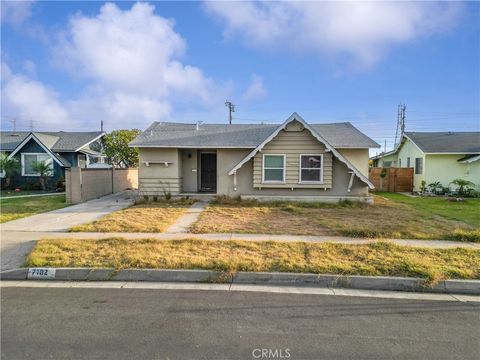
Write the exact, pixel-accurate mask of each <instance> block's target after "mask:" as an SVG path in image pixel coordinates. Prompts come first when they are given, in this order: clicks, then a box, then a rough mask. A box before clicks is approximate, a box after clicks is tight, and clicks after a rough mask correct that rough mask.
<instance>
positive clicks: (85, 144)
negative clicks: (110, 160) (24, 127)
mask: <svg viewBox="0 0 480 360" xmlns="http://www.w3.org/2000/svg"><path fill="white" fill-rule="evenodd" d="M104 135H105V133H104V132H101V131H92V132H63V131H59V132H28V131H2V132H1V137H0V152H4V153H6V154H7V155H8V156H9V157H15V158H17V159H18V161H19V162H20V165H21V170H20V172H19V173H18V174H17V175H16V176H14V177H13V178H12V184H13V185H15V186H21V185H24V184H28V183H38V176H39V174H37V173H36V172H35V170H34V164H35V163H36V162H44V161H45V162H47V164H50V165H51V168H52V169H53V172H52V175H51V177H50V179H49V183H50V184H55V182H56V181H57V180H58V179H59V178H60V177H62V176H65V168H68V167H73V166H75V167H82V168H85V167H90V166H91V165H93V164H96V163H103V162H104V158H105V156H104V155H103V154H102V144H101V138H102V137H103V136H104ZM3 175H4V174H2V176H3Z"/></svg>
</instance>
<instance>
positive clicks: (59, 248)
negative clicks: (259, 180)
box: [25, 238, 480, 282]
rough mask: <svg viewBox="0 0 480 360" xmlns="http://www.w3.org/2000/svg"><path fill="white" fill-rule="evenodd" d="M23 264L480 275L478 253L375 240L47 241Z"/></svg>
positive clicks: (448, 276) (443, 276) (437, 276)
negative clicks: (353, 242)
mask: <svg viewBox="0 0 480 360" xmlns="http://www.w3.org/2000/svg"><path fill="white" fill-rule="evenodd" d="M25 266H28V267H38V266H42V267H43V266H51V267H94V268H99V267H102V268H115V269H126V268H139V269H207V270H219V271H225V272H234V271H278V272H303V273H316V274H342V275H372V276H408V277H422V278H426V279H427V280H429V281H430V282H435V281H437V280H441V279H478V278H480V251H479V250H471V249H461V248H456V249H428V248H415V247H408V246H398V245H394V244H391V243H385V242H376V243H372V244H368V245H345V244H331V243H321V244H319V243H304V242H271V241H266V242H253V241H208V240H158V239H136V240H126V239H118V238H110V239H102V240H87V239H43V240H40V241H39V242H37V244H36V246H35V248H34V249H33V251H32V253H31V254H30V255H29V256H28V259H27V262H26V264H25Z"/></svg>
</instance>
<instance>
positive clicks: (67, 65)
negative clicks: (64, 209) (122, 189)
mask: <svg viewBox="0 0 480 360" xmlns="http://www.w3.org/2000/svg"><path fill="white" fill-rule="evenodd" d="M1 6H2V7H1V10H2V16H1V27H2V29H1V30H2V49H1V50H2V58H1V62H2V65H1V90H2V93H1V116H2V117H1V121H2V123H1V128H2V130H10V129H11V128H12V127H13V120H14V119H15V121H16V126H17V129H24V130H29V129H30V128H31V127H33V128H34V129H35V130H65V131H75V130H87V129H97V128H99V124H100V120H103V121H104V122H105V125H106V128H107V130H111V129H116V128H133V127H136V128H140V129H142V128H145V127H146V126H148V124H149V123H150V122H152V121H154V120H157V121H188V122H195V121H200V120H201V121H204V122H226V121H227V109H226V107H225V105H224V102H225V100H226V99H229V100H231V101H232V102H233V103H235V104H236V105H237V108H236V109H237V110H236V112H235V114H234V122H236V123H259V122H281V121H283V120H284V119H286V118H287V117H288V116H289V115H290V114H291V113H292V112H294V111H297V112H298V113H300V114H301V115H302V116H303V117H304V118H305V119H306V120H307V121H309V122H339V121H350V122H352V123H353V124H354V125H355V126H357V127H358V128H360V129H361V130H363V131H365V132H366V133H367V134H368V135H370V136H371V137H372V138H374V139H375V140H376V141H377V142H379V143H382V144H383V142H384V140H385V139H386V140H387V142H388V147H391V146H392V144H393V138H394V136H395V127H396V116H397V105H398V104H399V103H405V104H406V106H407V117H406V124H407V125H406V127H407V130H418V131H436V130H437V131H447V130H458V131H460V130H479V129H480V123H479V112H480V103H479V102H480V90H479V87H480V85H479V83H480V73H479V63H480V56H479V54H480V38H479V33H480V3H479V2H469V3H459V2H455V3H448V2H416V3H409V2H388V3H378V2H377V3H368V2H345V3H342V2H336V3H329V2H320V3H319V2H317V3H314V2H266V3H258V2H176V3H175V2H124V1H122V2H117V3H116V2H99V1H98V2H95V1H91V2H90V1H88V2H87V1H85V2H80V1H78V2H74V1H71V2H41V1H38V2H33V1H21V2H18V1H15V2H13V1H12V2H9V1H2V4H1Z"/></svg>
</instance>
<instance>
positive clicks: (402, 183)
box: [368, 167, 413, 192]
mask: <svg viewBox="0 0 480 360" xmlns="http://www.w3.org/2000/svg"><path fill="white" fill-rule="evenodd" d="M382 171H383V174H384V175H385V176H384V177H382V176H381V175H382ZM368 178H369V180H370V181H371V182H372V183H373V185H374V186H375V190H378V191H390V192H411V191H413V168H394V167H391V168H380V167H372V168H370V170H369V174H368Z"/></svg>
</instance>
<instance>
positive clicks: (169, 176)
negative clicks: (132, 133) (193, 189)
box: [138, 148, 183, 195]
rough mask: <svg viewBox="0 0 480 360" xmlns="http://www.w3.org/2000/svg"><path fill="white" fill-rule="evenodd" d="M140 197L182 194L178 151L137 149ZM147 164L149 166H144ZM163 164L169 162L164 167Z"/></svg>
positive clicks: (179, 152)
mask: <svg viewBox="0 0 480 360" xmlns="http://www.w3.org/2000/svg"><path fill="white" fill-rule="evenodd" d="M138 150H139V160H140V163H139V168H138V178H139V193H140V195H163V194H164V192H170V193H172V194H178V193H180V192H182V191H183V190H182V180H183V179H182V170H183V167H182V156H181V150H179V149H172V148H168V149H163V148H139V149H138ZM145 162H149V166H147V165H146V164H145ZM164 162H169V164H168V166H165V164H164Z"/></svg>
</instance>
